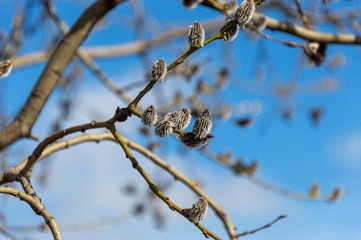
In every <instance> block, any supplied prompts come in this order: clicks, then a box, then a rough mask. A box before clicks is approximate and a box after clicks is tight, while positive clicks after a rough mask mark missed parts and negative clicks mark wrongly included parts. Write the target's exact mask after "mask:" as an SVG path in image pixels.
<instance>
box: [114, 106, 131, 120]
mask: <svg viewBox="0 0 361 240" xmlns="http://www.w3.org/2000/svg"><path fill="white" fill-rule="evenodd" d="M131 116H132V112H131V111H130V109H129V108H119V107H118V108H117V110H116V111H115V115H114V119H115V120H116V121H117V122H125V121H126V120H127V119H128V117H131Z"/></svg>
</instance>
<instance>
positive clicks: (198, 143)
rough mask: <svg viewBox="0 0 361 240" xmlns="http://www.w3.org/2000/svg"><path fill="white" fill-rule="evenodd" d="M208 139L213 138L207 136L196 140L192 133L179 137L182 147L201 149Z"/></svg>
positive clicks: (210, 135)
mask: <svg viewBox="0 0 361 240" xmlns="http://www.w3.org/2000/svg"><path fill="white" fill-rule="evenodd" d="M210 138H213V135H212V134H207V136H206V137H205V138H196V136H195V134H194V133H193V132H186V133H183V134H182V135H181V136H180V137H179V139H180V140H181V142H182V143H183V145H184V146H186V147H190V148H202V147H204V146H205V145H207V144H208V141H209V139H210Z"/></svg>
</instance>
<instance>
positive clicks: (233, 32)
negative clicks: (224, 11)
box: [223, 19, 240, 41]
mask: <svg viewBox="0 0 361 240" xmlns="http://www.w3.org/2000/svg"><path fill="white" fill-rule="evenodd" d="M231 21H233V20H232V19H228V21H227V22H226V24H224V26H223V27H225V26H227V25H228V24H229V22H231ZM239 28H240V27H239V24H238V23H237V24H234V25H233V26H232V27H230V28H228V29H227V30H225V31H224V32H223V39H224V41H233V40H234V39H236V37H237V36H238V33H239Z"/></svg>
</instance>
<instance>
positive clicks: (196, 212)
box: [182, 197, 208, 223]
mask: <svg viewBox="0 0 361 240" xmlns="http://www.w3.org/2000/svg"><path fill="white" fill-rule="evenodd" d="M207 212H208V203H207V201H206V200H205V199H204V198H203V197H201V198H199V199H198V200H197V202H195V203H194V204H193V205H192V207H191V208H184V209H182V213H183V215H184V216H185V217H186V218H188V219H189V221H191V222H192V223H199V222H200V221H202V220H203V219H204V218H205V217H206V215H207Z"/></svg>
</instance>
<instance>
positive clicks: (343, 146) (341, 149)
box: [326, 129, 361, 168]
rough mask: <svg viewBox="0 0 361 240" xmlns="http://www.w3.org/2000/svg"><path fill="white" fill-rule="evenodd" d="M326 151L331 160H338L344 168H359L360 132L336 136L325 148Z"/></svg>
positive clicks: (360, 154) (360, 158)
mask: <svg viewBox="0 0 361 240" xmlns="http://www.w3.org/2000/svg"><path fill="white" fill-rule="evenodd" d="M326 151H327V152H328V154H329V155H330V157H331V158H332V159H337V160H339V162H340V163H342V164H344V165H345V166H346V167H349V168H353V167H360V166H361V130H359V129H358V130H355V131H352V132H349V133H347V134H345V135H343V136H337V138H334V139H333V140H332V141H331V143H330V144H329V145H328V146H327V149H326Z"/></svg>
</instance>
